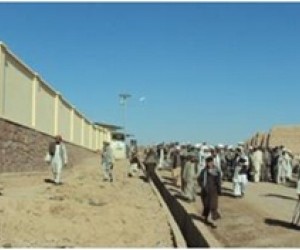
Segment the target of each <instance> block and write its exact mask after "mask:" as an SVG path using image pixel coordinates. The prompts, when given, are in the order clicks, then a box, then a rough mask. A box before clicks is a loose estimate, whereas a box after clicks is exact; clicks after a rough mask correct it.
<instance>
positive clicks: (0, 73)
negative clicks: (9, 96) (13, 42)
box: [0, 42, 6, 116]
mask: <svg viewBox="0 0 300 250" xmlns="http://www.w3.org/2000/svg"><path fill="white" fill-rule="evenodd" d="M5 50H6V48H5V45H4V44H3V43H1V42H0V116H4V115H5V110H4V108H5V67H6V66H5Z"/></svg>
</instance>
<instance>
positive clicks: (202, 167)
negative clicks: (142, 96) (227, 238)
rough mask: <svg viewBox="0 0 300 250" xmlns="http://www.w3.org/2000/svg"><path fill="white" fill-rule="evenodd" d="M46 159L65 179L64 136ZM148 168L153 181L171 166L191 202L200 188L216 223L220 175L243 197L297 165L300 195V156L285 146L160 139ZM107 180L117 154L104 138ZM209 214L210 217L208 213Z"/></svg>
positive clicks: (133, 163) (134, 168) (134, 156)
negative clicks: (248, 190)
mask: <svg viewBox="0 0 300 250" xmlns="http://www.w3.org/2000/svg"><path fill="white" fill-rule="evenodd" d="M48 151H49V152H48V156H49V157H48V158H49V159H50V160H49V162H50V163H51V166H52V172H53V176H54V183H55V184H57V185H60V184H61V171H62V168H63V166H64V165H66V164H67V161H68V158H67V152H66V147H65V145H64V143H63V141H62V137H61V136H56V138H55V141H54V142H52V143H50V145H49V149H48ZM144 155H145V163H146V164H145V166H146V169H144V173H145V177H146V180H148V181H149V179H150V177H151V174H152V173H153V172H154V170H155V168H157V169H158V170H161V169H164V168H169V169H171V172H172V179H173V184H174V185H175V186H177V187H179V188H181V191H182V194H183V195H184V196H185V197H186V199H187V200H188V201H189V202H194V201H195V199H196V194H197V189H198V188H200V190H201V199H202V203H203V208H204V210H203V217H204V219H205V221H206V222H207V223H208V224H210V225H212V226H213V227H216V224H215V221H216V220H217V219H219V218H220V214H219V213H218V195H219V194H220V193H221V183H222V180H226V181H231V182H232V183H233V195H234V196H235V197H237V198H242V197H244V195H245V192H246V186H247V183H248V181H252V182H254V183H257V182H274V183H277V184H285V183H286V182H288V181H291V180H292V174H293V170H295V169H296V170H298V187H297V192H298V194H299V199H300V178H299V177H300V175H299V169H300V168H299V166H300V164H299V158H297V157H296V156H293V155H292V153H291V151H290V150H288V149H287V148H285V147H284V146H279V147H275V148H272V149H270V148H261V147H251V146H249V147H247V146H245V145H244V144H243V143H239V144H238V145H237V146H236V147H233V146H230V145H226V146H223V145H221V144H219V145H217V146H210V145H208V144H207V143H205V142H204V143H201V144H196V145H191V144H185V145H180V144H179V143H170V144H159V145H157V146H154V147H151V148H148V149H146V150H145V154H144ZM127 157H128V158H129V164H128V171H127V174H128V177H132V176H134V175H135V174H136V173H137V172H138V166H139V165H140V159H139V157H138V150H137V147H136V146H135V147H130V148H129V149H128V154H127ZM101 165H102V170H103V180H104V181H110V182H112V181H113V166H114V155H113V151H112V148H111V146H110V144H109V142H105V143H104V147H103V150H102V151H101ZM209 216H211V219H212V221H211V222H209V220H208V218H209Z"/></svg>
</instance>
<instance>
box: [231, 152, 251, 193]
mask: <svg viewBox="0 0 300 250" xmlns="http://www.w3.org/2000/svg"><path fill="white" fill-rule="evenodd" d="M247 173H248V164H247V160H246V159H245V158H240V159H239V160H238V163H237V165H236V166H235V169H234V175H233V180H232V182H233V195H234V196H235V197H243V196H244V195H245V191H246V185H247V183H248V178H247Z"/></svg>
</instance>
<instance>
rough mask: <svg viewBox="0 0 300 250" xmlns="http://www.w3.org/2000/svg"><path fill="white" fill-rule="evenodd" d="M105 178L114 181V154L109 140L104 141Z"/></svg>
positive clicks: (103, 162) (103, 161)
mask: <svg viewBox="0 0 300 250" xmlns="http://www.w3.org/2000/svg"><path fill="white" fill-rule="evenodd" d="M101 156H102V168H103V175H104V177H103V180H104V181H108V180H109V181H110V182H113V173H112V171H113V165H114V156H113V152H112V149H111V147H110V143H109V142H104V144H103V152H102V155H101Z"/></svg>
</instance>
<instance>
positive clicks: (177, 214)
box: [141, 163, 222, 248]
mask: <svg viewBox="0 0 300 250" xmlns="http://www.w3.org/2000/svg"><path fill="white" fill-rule="evenodd" d="M141 164H142V165H143V163H141ZM144 169H145V167H144ZM149 174H150V179H151V180H150V183H152V182H153V184H154V185H153V186H154V189H155V190H158V192H159V194H160V195H159V196H160V197H161V198H162V199H163V201H164V203H165V204H166V206H167V208H166V209H167V210H168V213H169V214H170V216H171V217H172V219H171V221H173V223H176V226H174V228H175V229H173V230H174V232H175V233H176V234H177V239H176V234H175V240H176V241H177V243H176V244H177V245H178V247H179V248H180V247H183V248H184V247H185V246H180V244H182V245H186V246H187V247H205V248H208V247H222V246H221V244H220V243H219V242H218V241H217V240H216V239H215V238H214V237H213V236H212V234H210V233H209V231H208V230H203V231H200V230H199V228H200V227H199V225H198V226H196V225H195V223H194V221H193V219H192V218H191V216H190V215H189V214H188V212H187V211H186V210H185V208H184V207H183V206H182V205H181V204H180V203H179V202H178V201H177V199H176V198H175V197H174V196H173V195H172V194H171V193H170V192H169V190H168V189H167V188H166V186H165V185H164V184H163V183H162V181H161V180H160V178H159V177H158V175H157V173H156V171H151V172H150V173H149ZM151 185H152V184H151ZM178 229H179V230H180V232H178ZM182 237H183V239H182ZM178 239H179V241H180V243H179V244H178ZM183 242H184V243H183Z"/></svg>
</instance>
